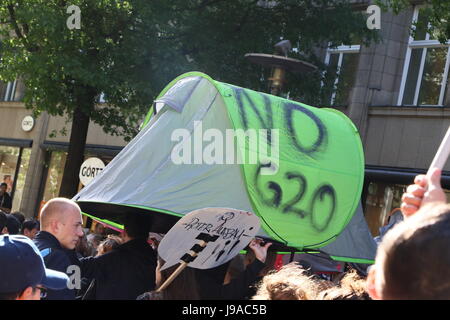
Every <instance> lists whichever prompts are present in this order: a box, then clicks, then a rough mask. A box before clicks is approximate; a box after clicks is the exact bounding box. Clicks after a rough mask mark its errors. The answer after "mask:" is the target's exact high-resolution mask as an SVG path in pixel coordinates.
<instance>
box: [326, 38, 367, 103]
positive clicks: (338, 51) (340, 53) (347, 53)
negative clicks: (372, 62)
mask: <svg viewBox="0 0 450 320" xmlns="http://www.w3.org/2000/svg"><path fill="white" fill-rule="evenodd" d="M359 50H360V46H359V45H353V46H345V45H342V46H339V47H337V48H335V49H328V50H327V55H326V57H325V64H327V65H328V66H329V67H330V68H331V70H330V72H332V73H334V74H336V77H335V79H334V90H333V91H332V93H331V96H330V100H329V101H330V105H347V103H348V99H349V97H350V92H351V90H352V88H353V86H354V83H355V75H356V71H357V69H358V61H359Z"/></svg>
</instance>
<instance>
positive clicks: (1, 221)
mask: <svg viewBox="0 0 450 320" xmlns="http://www.w3.org/2000/svg"><path fill="white" fill-rule="evenodd" d="M7 220H8V218H7V217H6V213H4V212H3V211H0V232H1V231H2V230H3V228H4V227H6V222H7Z"/></svg>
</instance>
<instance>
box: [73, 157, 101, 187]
mask: <svg viewBox="0 0 450 320" xmlns="http://www.w3.org/2000/svg"><path fill="white" fill-rule="evenodd" d="M104 168H105V164H104V163H103V161H102V160H100V159H99V158H89V159H86V161H84V162H83V164H82V165H81V168H80V175H79V176H80V181H81V183H82V184H83V185H85V186H87V185H88V184H89V183H90V182H91V181H92V180H94V178H95V177H96V176H97V175H98V174H100V173H101V172H102V170H103V169H104Z"/></svg>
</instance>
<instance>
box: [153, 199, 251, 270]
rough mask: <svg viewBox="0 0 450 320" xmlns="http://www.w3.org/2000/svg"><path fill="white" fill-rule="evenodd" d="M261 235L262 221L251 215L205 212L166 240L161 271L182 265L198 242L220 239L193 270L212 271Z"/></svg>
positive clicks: (184, 221) (196, 214) (191, 216)
mask: <svg viewBox="0 0 450 320" xmlns="http://www.w3.org/2000/svg"><path fill="white" fill-rule="evenodd" d="M258 231H259V218H258V217H257V216H256V215H255V214H253V213H251V212H247V211H241V210H236V209H230V208H204V209H199V210H195V211H192V212H190V213H188V214H186V215H185V216H184V217H183V218H182V219H181V220H179V221H178V222H177V223H176V224H175V225H174V226H173V227H172V229H170V230H169V232H168V233H167V234H166V235H165V236H164V238H163V239H162V241H161V243H160V244H159V247H158V253H159V255H160V256H161V258H163V259H164V261H166V263H164V265H163V267H162V268H161V270H164V269H166V268H169V267H171V266H173V265H175V264H177V263H179V262H180V259H181V257H183V256H184V255H185V254H186V253H189V252H190V251H191V248H192V247H193V246H195V245H196V244H198V243H199V241H200V240H198V239H197V238H198V237H199V236H200V237H202V236H204V235H205V234H207V235H209V236H218V237H217V239H216V240H215V241H210V242H208V244H207V246H206V247H205V248H204V249H203V250H202V251H200V252H199V253H198V256H197V257H196V258H195V259H194V260H193V261H192V262H190V263H189V267H191V268H197V269H210V268H214V267H217V266H220V265H221V264H224V263H225V262H228V261H229V260H231V259H232V258H233V257H235V256H236V255H237V254H238V253H239V252H240V251H241V250H242V249H244V248H245V247H246V246H247V245H248V244H249V243H250V241H251V240H252V239H253V238H254V237H255V236H256V234H257V233H258Z"/></svg>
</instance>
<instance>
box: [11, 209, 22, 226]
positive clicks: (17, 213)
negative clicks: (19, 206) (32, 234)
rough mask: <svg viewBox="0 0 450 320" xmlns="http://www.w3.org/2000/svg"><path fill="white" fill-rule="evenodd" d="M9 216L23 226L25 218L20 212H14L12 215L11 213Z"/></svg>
mask: <svg viewBox="0 0 450 320" xmlns="http://www.w3.org/2000/svg"><path fill="white" fill-rule="evenodd" d="M11 214H12V215H13V216H14V217H16V218H17V220H19V222H20V224H23V223H24V222H25V216H24V215H23V214H22V213H21V212H19V211H16V212H13V213H11Z"/></svg>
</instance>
